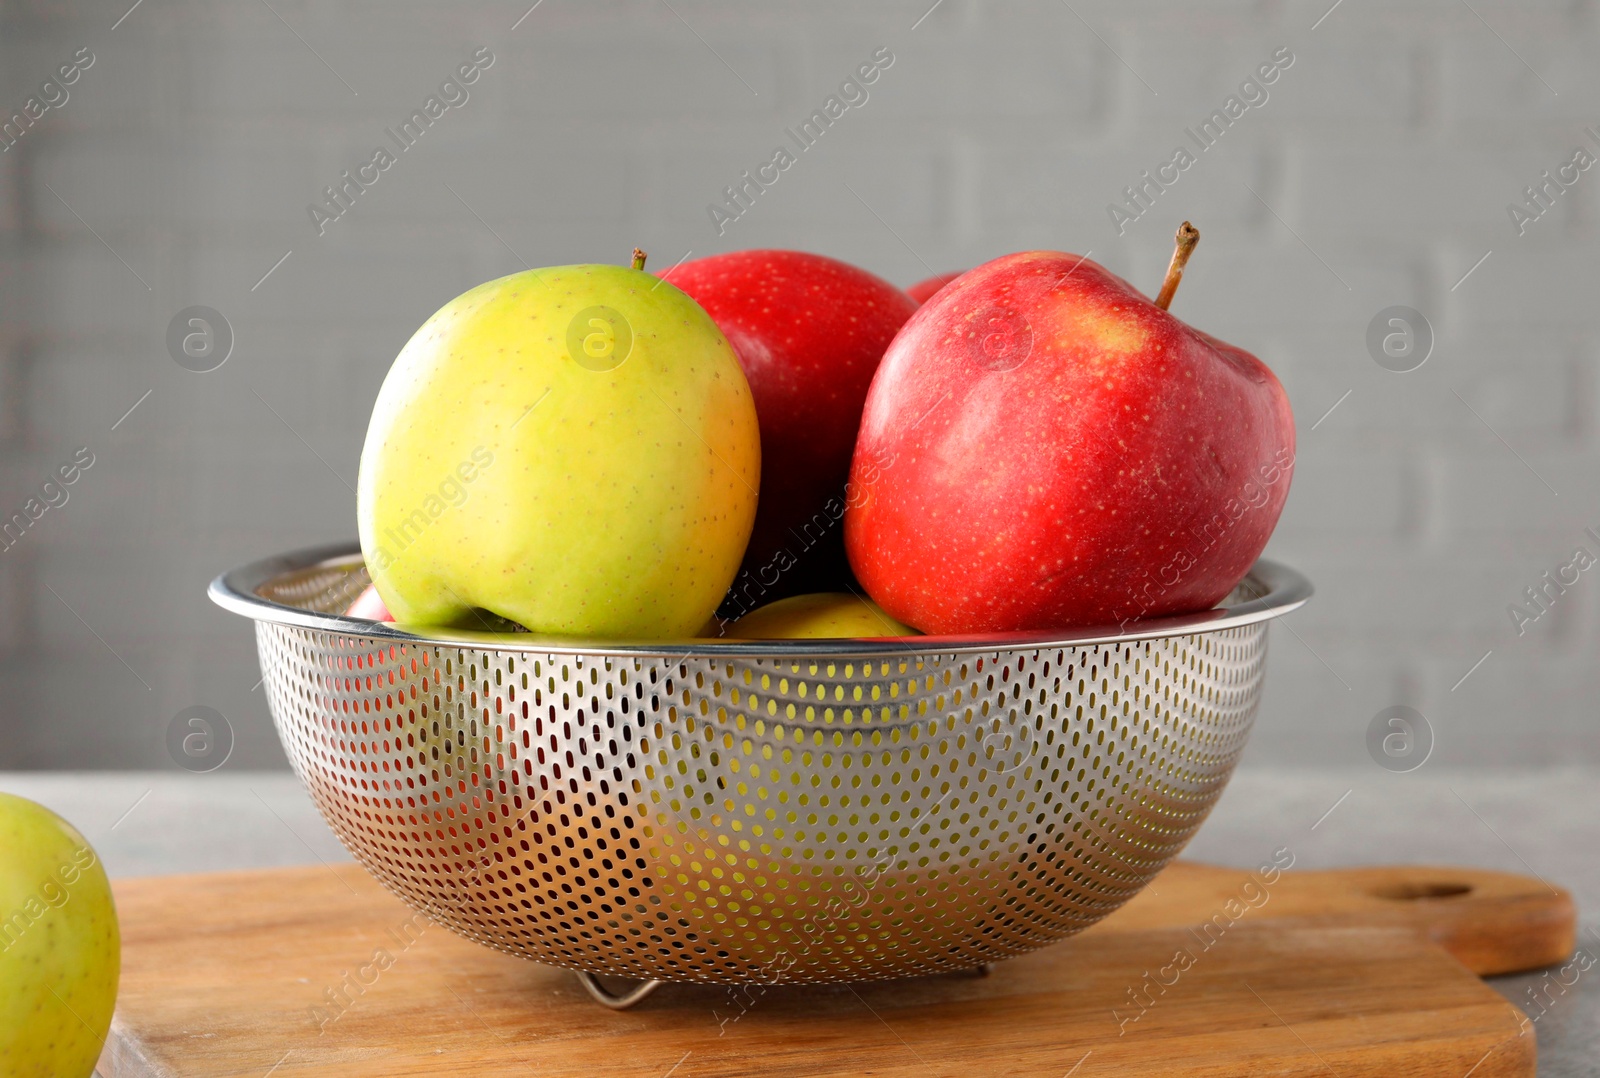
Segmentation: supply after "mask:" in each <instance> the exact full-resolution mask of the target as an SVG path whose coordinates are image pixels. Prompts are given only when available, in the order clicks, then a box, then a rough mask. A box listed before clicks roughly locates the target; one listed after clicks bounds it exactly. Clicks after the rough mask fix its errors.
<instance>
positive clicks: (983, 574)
mask: <svg viewBox="0 0 1600 1078" xmlns="http://www.w3.org/2000/svg"><path fill="white" fill-rule="evenodd" d="M1179 237H1180V250H1179V253H1178V254H1176V255H1174V257H1173V266H1172V268H1171V269H1169V270H1168V281H1167V285H1166V286H1164V287H1163V289H1162V294H1161V296H1160V297H1159V298H1158V300H1157V301H1155V302H1152V301H1151V300H1149V299H1147V298H1146V297H1145V296H1143V295H1141V294H1140V293H1139V292H1138V290H1136V289H1135V288H1133V287H1132V286H1131V285H1129V284H1128V283H1127V282H1126V281H1123V280H1122V279H1120V278H1118V277H1116V276H1114V275H1112V274H1111V273H1109V272H1107V271H1106V270H1105V269H1103V268H1101V267H1100V266H1097V265H1096V264H1095V263H1093V262H1089V261H1086V260H1084V259H1082V258H1079V257H1078V256H1076V255H1069V254H1059V253H1056V252H1052V251H1030V252H1025V253H1021V254H1013V255H1007V256H1005V257H1003V258H998V259H995V260H994V261H993V262H989V263H987V264H985V265H983V266H979V267H978V268H976V269H974V270H971V271H969V272H968V273H966V274H964V275H963V276H962V277H961V279H960V280H958V281H956V282H955V283H953V284H951V285H950V286H948V287H947V288H945V289H944V290H943V291H942V292H940V293H939V295H938V296H936V297H935V298H934V299H933V300H932V301H931V302H930V303H928V304H927V305H926V306H924V307H922V308H921V309H920V310H919V311H918V312H917V313H916V315H915V316H913V317H912V319H911V320H910V321H909V322H908V323H907V324H906V326H905V328H904V329H903V330H901V332H900V334H899V336H897V337H896V338H895V340H894V343H893V344H892V345H891V346H890V348H889V352H888V354H887V355H886V356H885V357H884V360H883V363H882V365H881V366H880V367H879V370H878V375H877V378H876V379H875V380H874V381H873V384H872V391H871V393H870V394H869V395H868V397H867V405H866V410H865V414H864V415H863V416H862V422H861V436H860V439H859V441H858V442H857V444H856V453H855V460H854V464H853V468H852V472H851V481H850V498H849V500H850V505H849V508H848V510H847V511H846V514H845V542H846V546H847V549H848V551H849V556H850V564H851V566H852V567H853V568H854V569H855V573H856V576H857V578H858V579H859V580H860V581H861V583H862V585H863V586H865V588H866V590H867V592H868V593H869V594H870V595H871V596H872V598H874V599H875V600H877V601H878V603H879V604H880V605H881V606H882V607H883V608H884V610H886V611H888V613H889V614H890V616H891V617H894V618H897V619H899V620H900V621H903V622H905V623H906V624H908V625H913V626H915V627H916V628H918V629H921V630H922V631H923V632H927V633H982V632H998V631H1005V630H1025V629H1034V630H1049V629H1063V628H1068V627H1071V626H1081V625H1098V624H1106V625H1109V624H1113V623H1123V624H1126V622H1128V621H1129V620H1131V619H1134V618H1140V617H1154V616H1158V615H1162V614H1172V613H1179V612H1185V611H1191V610H1198V609H1205V608H1208V607H1210V606H1213V605H1215V604H1216V603H1217V602H1218V601H1219V600H1221V599H1222V598H1223V597H1224V596H1225V595H1227V594H1228V592H1229V591H1230V590H1231V589H1232V588H1233V587H1234V585H1235V584H1237V583H1238V581H1239V580H1240V579H1241V578H1242V577H1243V576H1244V574H1245V573H1246V572H1248V571H1249V569H1250V566H1251V565H1252V564H1253V563H1254V561H1255V559H1256V557H1257V556H1258V555H1259V554H1260V553H1261V549H1262V547H1264V546H1265V545H1266V542H1267V539H1268V537H1269V536H1270V535H1271V534H1272V529H1273V526H1274V525H1275V524H1276V523H1277V520H1278V514H1279V513H1280V512H1281V511H1282V509H1283V503H1284V500H1285V498H1287V496H1288V493H1289V479H1290V474H1291V472H1292V470H1293V466H1294V450H1295V437H1294V419H1293V416H1292V415H1291V413H1290V410H1289V400H1288V397H1287V396H1286V395H1285V394H1284V391H1283V387H1282V386H1281V385H1279V383H1278V380H1277V378H1275V377H1274V376H1273V374H1272V372H1271V371H1270V370H1268V369H1267V368H1266V366H1265V365H1264V364H1262V363H1261V362H1260V361H1259V360H1257V359H1256V358H1255V357H1253V356H1251V355H1249V354H1248V353H1246V352H1243V351H1241V350H1240V349H1238V348H1235V347H1233V346H1232V345H1228V344H1224V343H1223V342H1221V341H1219V340H1217V339H1216V338H1214V337H1210V336H1208V335H1206V334H1205V333H1202V332H1200V331H1199V330H1196V329H1192V328H1190V327H1189V326H1187V325H1185V324H1184V323H1182V322H1180V321H1178V319H1176V318H1174V317H1173V316H1172V315H1170V314H1168V313H1167V311H1166V309H1165V307H1166V304H1167V303H1168V302H1170V300H1171V295H1172V291H1173V289H1174V288H1175V287H1176V284H1177V278H1178V276H1179V275H1181V273H1182V269H1183V263H1184V261H1186V259H1187V256H1188V255H1187V252H1188V250H1189V249H1192V247H1193V241H1194V240H1197V239H1198V238H1199V233H1197V232H1194V230H1193V228H1192V227H1191V226H1190V225H1189V224H1188V222H1185V223H1184V228H1183V229H1181V230H1180V231H1179Z"/></svg>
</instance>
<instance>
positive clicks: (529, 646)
mask: <svg viewBox="0 0 1600 1078" xmlns="http://www.w3.org/2000/svg"><path fill="white" fill-rule="evenodd" d="M361 561H362V558H361V548H360V545H359V544H358V543H356V542H354V541H350V540H347V541H344V542H340V543H329V544H324V545H321V546H314V547H305V548H302V549H299V550H295V551H290V552H289V553H286V554H278V555H274V556H272V557H268V558H262V559H261V560H259V561H254V562H251V563H249V564H248V565H242V566H239V567H238V568H236V569H232V570H229V571H228V572H225V573H222V574H220V575H219V576H217V578H216V579H215V580H213V581H212V582H211V586H210V587H209V588H208V589H207V592H208V594H209V595H210V597H211V600H212V602H214V603H216V604H217V605H218V606H220V607H222V608H223V609H224V610H228V611H231V612H233V613H235V614H242V615H243V616H245V617H247V618H250V619H251V620H253V621H257V622H267V623H269V624H274V625H290V626H295V627H298V628H302V629H314V630H319V631H322V632H329V633H338V634H340V635H343V636H356V637H364V638H368V639H373V640H377V641H393V642H397V643H399V642H404V643H412V644H415V643H425V644H443V645H447V646H459V647H468V648H476V649H484V650H495V651H508V652H520V653H524V654H537V655H591V656H606V657H628V656H639V657H646V656H648V657H667V656H674V657H676V656H683V657H689V656H696V657H700V656H728V657H734V656H737V657H743V658H751V659H754V658H829V657H837V658H874V657H879V656H884V657H887V656H906V655H919V654H928V655H934V654H937V655H950V654H970V653H979V652H996V651H1032V650H1035V649H1040V648H1065V647H1073V648H1079V647H1096V646H1101V645H1106V644H1121V643H1131V642H1133V641H1140V640H1156V639H1161V638H1164V637H1173V636H1190V635H1194V634H1198V633H1213V632H1221V631H1223V630H1226V629H1235V628H1239V627H1241V626H1245V625H1253V624H1255V623H1257V622H1261V621H1267V620H1269V619H1272V618H1276V617H1279V616H1281V615H1283V614H1287V613H1289V612H1290V611H1293V610H1297V609H1299V608H1300V607H1301V606H1303V605H1304V604H1305V602H1306V600H1308V599H1310V598H1311V595H1312V591H1313V589H1312V586H1311V581H1309V580H1308V579H1306V577H1305V576H1304V575H1303V574H1301V573H1300V572H1298V571H1296V570H1294V569H1291V568H1290V567H1289V566H1287V565H1284V564H1282V563H1281V562H1277V561H1273V560H1271V559H1269V558H1261V559H1259V560H1257V561H1256V563H1255V565H1254V566H1252V567H1251V569H1250V572H1249V573H1248V574H1246V576H1245V581H1244V582H1241V583H1246V584H1247V590H1257V591H1259V592H1260V594H1259V595H1257V596H1256V597H1255V598H1252V599H1247V600H1245V601H1244V602H1240V603H1234V604H1233V605H1231V606H1225V607H1215V608H1213V609H1211V610H1202V611H1197V612H1195V613H1190V614H1177V615H1171V616H1167V617H1161V618H1150V619H1147V620H1131V621H1129V622H1126V623H1125V624H1124V625H1123V626H1120V627H1119V626H1084V627H1081V628H1076V629H1066V630H1054V631H1039V632H1035V631H1024V632H1005V633H986V634H979V635H963V636H909V637H886V638H855V639H815V640H738V641H733V640H725V641H718V640H710V639H699V638H696V639H684V640H594V639H589V638H574V637H560V636H546V635H541V634H536V633H525V632H515V633H492V632H478V631H474V630H468V629H453V628H443V627H436V626H429V627H427V628H426V629H405V628H401V627H399V626H396V625H391V624H387V623H383V622H375V621H368V620H366V619H364V618H351V617H346V616H344V615H342V614H318V613H315V612H312V611H309V610H303V609H300V608H299V607H294V606H289V605H287V604H284V603H280V602H276V601H274V600H271V599H267V598H264V597H262V596H261V595H260V589H261V588H262V587H263V586H264V585H266V584H267V583H269V582H271V581H272V580H275V579H277V578H279V577H282V576H286V575H288V574H291V573H301V572H305V571H306V570H310V569H318V568H328V569H335V568H345V567H351V566H353V565H354V564H357V563H360V562H361Z"/></svg>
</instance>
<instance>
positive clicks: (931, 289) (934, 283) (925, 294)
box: [906, 270, 966, 303]
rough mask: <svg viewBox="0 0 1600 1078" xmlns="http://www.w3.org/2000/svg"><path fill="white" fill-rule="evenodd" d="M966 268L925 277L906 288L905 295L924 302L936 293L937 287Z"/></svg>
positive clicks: (957, 275) (942, 285) (951, 279)
mask: <svg viewBox="0 0 1600 1078" xmlns="http://www.w3.org/2000/svg"><path fill="white" fill-rule="evenodd" d="M965 272H966V270H957V271H956V272H955V273H941V274H939V275H938V276H937V277H927V278H924V279H923V280H920V281H918V282H917V283H916V284H914V285H912V286H911V287H910V288H908V289H906V295H908V296H910V297H911V298H912V299H914V300H916V301H917V302H918V303H926V302H928V301H929V300H930V299H932V298H933V297H934V296H935V295H937V294H938V292H939V289H941V288H943V287H944V286H945V285H947V284H949V283H950V282H951V281H953V280H955V279H956V278H957V277H959V276H961V275H962V274H963V273H965Z"/></svg>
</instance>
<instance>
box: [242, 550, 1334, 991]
mask: <svg viewBox="0 0 1600 1078" xmlns="http://www.w3.org/2000/svg"><path fill="white" fill-rule="evenodd" d="M367 582H368V578H367V574H366V570H365V569H364V567H363V566H362V563H361V559H360V556H359V554H358V553H356V552H355V551H354V549H353V548H352V547H351V546H349V545H346V546H341V547H336V548H325V549H318V550H309V551H303V552H300V553H297V554H292V555H288V556H286V557H281V558H275V559H271V560H268V561H264V562H260V563H257V564H255V565H251V566H247V567H245V568H242V569H238V570H235V571H234V572H231V573H227V574H225V575H223V576H221V577H219V578H218V579H217V580H216V581H215V582H213V584H212V585H211V595H212V598H213V599H215V600H216V602H218V603H219V604H221V605H222V606H224V607H226V608H228V609H230V610H233V611H236V612H238V613H241V614H244V615H246V616H247V617H250V618H252V619H254V620H255V622H256V634H257V641H258V644H259V648H260V655H261V666H262V671H263V673H264V675H265V683H266V689H267V693H268V698H269V700H270V702H271V708H272V714H273V717H274V719H275V721H276V723H277V726H278V731H279V733H280V735H281V736H282V739H283V744H284V748H285V750H286V751H287V753H288V755H289V759H290V761H291V762H292V764H293V765H294V768H295V771H296V772H297V773H298V774H299V775H300V777H301V779H302V780H304V782H305V784H306V786H307V788H308V789H309V790H310V792H311V796H312V798H313V799H314V800H315V802H316V804H317V806H318V808H319V809H320V810H321V811H322V813H323V815H324V816H325V817H326V818H327V820H328V823H329V824H330V825H331V826H332V827H333V829H334V831H335V832H336V833H337V834H338V836H339V838H340V839H341V840H342V841H343V842H344V844H345V845H346V846H347V847H348V848H349V849H350V851H351V853H352V854H354V855H355V857H356V858H357V860H359V861H360V862H361V863H362V864H363V865H365V866H366V868H367V869H368V870H369V871H370V872H371V873H372V874H373V875H374V876H376V877H377V878H378V880H379V881H381V882H382V883H383V884H384V885H385V886H386V887H388V888H389V889H390V890H392V891H393V892H395V893H396V894H397V895H399V896H400V897H401V898H403V899H404V900H405V901H406V902H408V903H410V904H411V905H412V906H413V907H415V908H416V909H418V910H421V911H423V912H425V913H426V914H428V915H429V916H430V917H432V918H434V919H435V920H437V921H438V922H439V923H441V924H443V925H446V926H447V927H449V928H451V929H453V930H454V931H456V932H458V933H460V934H461V935H463V936H466V937H468V938H469V939H474V940H477V941H478V942H480V943H483V944H487V945H488V946H490V947H495V948H498V949H500V950H503V951H508V952H511V953H513V954H518V955H522V956H524V957H526V958H531V959H535V960H536V961H539V962H546V963H549V964H551V965H556V966H564V967H568V968H571V969H574V970H578V971H580V972H583V973H587V974H615V975H619V976H627V977H633V978H642V979H659V980H667V981H714V982H772V981H777V980H783V981H787V982H808V981H809V982H816V981H855V980H873V979H879V978H888V977H901V976H906V975H911V974H923V973H934V972H940V971H948V970H957V969H971V968H973V967H977V966H981V965H983V964H984V963H987V962H989V961H991V960H994V959H998V958H1003V957H1006V956H1008V955H1014V954H1017V953H1020V952H1023V951H1027V950H1031V949H1033V948H1036V947H1039V946H1042V945H1044V944H1047V943H1051V942H1053V941H1055V940H1059V939H1062V938H1063V937H1065V936H1069V935H1071V934H1072V933H1074V932H1077V931H1079V930H1081V929H1083V928H1085V927H1087V926H1089V925H1091V924H1093V923H1094V922H1096V921H1098V920H1100V919H1101V918H1102V917H1105V916H1106V915H1107V914H1109V913H1111V912H1112V911H1113V910H1115V909H1117V908H1118V907H1119V906H1121V905H1122V904H1123V903H1124V902H1126V901H1127V900H1128V899H1129V898H1131V897H1133V895H1134V894H1136V893H1137V892H1138V891H1139V890H1140V888H1142V887H1144V885H1145V884H1147V883H1148V882H1149V881H1150V880H1151V879H1152V878H1153V877H1154V876H1155V875H1156V874H1157V873H1158V872H1160V871H1161V869H1162V868H1163V867H1164V866H1165V865H1166V864H1167V862H1169V861H1170V860H1172V858H1173V857H1175V856H1176V855H1177V853H1178V851H1179V850H1181V849H1182V848H1183V847H1184V845H1185V844H1186V843H1187V842H1188V841H1189V839H1190V838H1191V837H1192V836H1193V835H1194V833H1195V830H1196V829H1197V828H1198V827H1199V826H1200V824H1201V822H1202V821H1203V820H1204V819H1205V817H1206V814H1207V813H1208V812H1209V811H1210V809H1211V806H1212V805H1213V804H1214V803H1215V801H1216V799H1217V797H1218V796H1219V795H1220V794H1221V792H1222V788H1223V786H1224V784H1225V783H1226V782H1227V780H1228V777H1229V775H1230V774H1231V773H1232V771H1233V768H1234V765H1235V763H1236V762H1237V761H1238V759H1239V754H1240V751H1241V750H1242V749H1243V747H1244V743H1245V738H1246V737H1247V736H1248V734H1249V732H1250V726H1251V723H1252V720H1253V719H1254V716H1255V711H1256V706H1257V702H1258V701H1259V699H1260V694H1261V686H1262V677H1263V672H1264V665H1265V661H1266V651H1267V621H1268V620H1269V619H1271V618H1273V617H1275V616H1277V615H1279V614H1282V613H1285V612H1286V611H1289V610H1293V609H1295V608H1296V607H1298V606H1300V605H1301V604H1302V603H1304V602H1305V601H1306V599H1307V598H1308V597H1309V596H1310V594H1311V588H1310V585H1309V584H1308V583H1307V581H1306V580H1305V579H1304V578H1303V577H1301V576H1300V575H1299V574H1298V573H1295V572H1294V571H1293V570H1290V569H1288V568H1285V567H1283V566H1281V565H1277V564H1274V563H1272V562H1269V561H1261V562H1259V563H1258V564H1257V565H1256V567H1255V569H1254V570H1253V571H1252V572H1251V575H1250V576H1249V577H1248V578H1247V579H1246V580H1245V582H1244V583H1243V584H1241V585H1240V588H1239V589H1238V590H1236V592H1235V593H1234V595H1233V596H1230V598H1229V601H1228V603H1227V604H1226V605H1224V606H1223V607H1221V608H1218V609H1216V610H1212V611H1207V612H1204V613H1200V614H1193V615H1186V616H1182V617H1173V618H1165V619H1161V620H1155V621H1144V622H1133V623H1130V624H1129V625H1128V626H1127V631H1125V632H1122V633H1120V634H1118V633H1115V632H1110V633H1107V632H1093V631H1085V632H1069V633H1056V634H1038V633H1033V634H1004V635H997V636H986V637H981V638H955V637H912V638H907V639H902V640H894V641H839V640H809V641H785V642H765V643H763V642H737V643H735V642H727V643H715V642H707V641H682V642H662V641H649V642H639V643H626V642H624V643H613V642H609V641H608V642H605V643H603V644H597V643H595V642H594V641H587V642H585V641H572V640H559V639H553V638H548V637H536V636H532V635H529V634H522V633H511V634H506V633H499V634H492V633H487V632H485V633H471V632H457V631H454V630H445V631H440V632H433V631H429V632H428V634H427V635H426V636H423V635H415V634H413V633H410V632H405V631H401V630H397V629H395V628H394V627H392V626H387V625H379V624H374V623H371V622H366V621H359V620H352V619H349V618H345V617H342V616H340V614H339V612H340V611H343V610H344V609H346V608H347V607H348V605H349V604H350V602H351V601H352V600H353V599H354V598H355V596H356V595H357V594H358V593H359V592H360V591H361V589H362V588H364V587H365V586H366V584H367ZM586 983H589V984H591V986H592V985H593V981H592V979H591V980H589V981H587V982H586ZM610 1002H616V1001H615V1000H611V1001H610Z"/></svg>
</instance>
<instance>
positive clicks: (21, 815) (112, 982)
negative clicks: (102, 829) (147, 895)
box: [0, 793, 122, 1078]
mask: <svg viewBox="0 0 1600 1078" xmlns="http://www.w3.org/2000/svg"><path fill="white" fill-rule="evenodd" d="M121 970H122V945H121V935H120V933H119V931H118V928H117V910H116V906H115V904H114V903H113V902H112V899H111V884H110V883H109V882H108V881H107V880H106V873H105V869H104V868H102V867H101V865H100V861H99V859H98V858H97V857H96V856H95V852H94V850H93V849H92V848H90V846H89V843H88V842H86V841H85V840H84V837H83V836H82V835H80V834H79V833H78V832H77V831H76V830H74V829H73V827H72V825H71V824H69V823H67V822H66V821H65V820H63V819H62V818H61V817H59V816H57V815H56V814H55V813H53V812H51V811H50V810H49V809H47V808H45V807H44V806H43V805H36V804H34V803H33V802H32V801H28V800H26V799H24V798H21V797H16V796H13V795H11V794H6V793H0V1075H5V1076H6V1078H87V1076H88V1075H90V1074H92V1073H93V1072H94V1066H95V1062H96V1061H97V1060H98V1059H99V1058H100V1050H101V1048H102V1047H103V1046H104V1044H105V1039H106V1032H107V1030H109V1029H110V1028H111V1011H112V1009H113V1008H114V1007H115V1005H116V1002H117V981H118V978H119V976H120V974H121Z"/></svg>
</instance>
